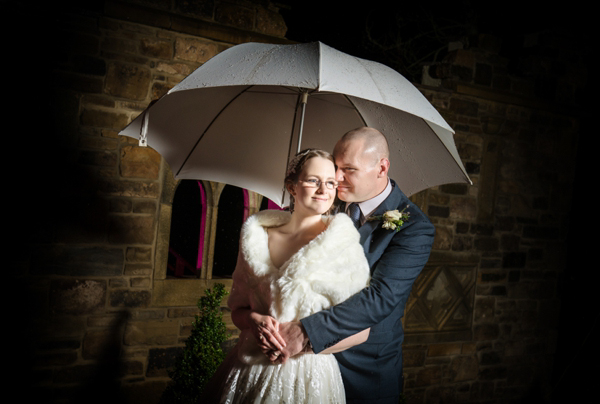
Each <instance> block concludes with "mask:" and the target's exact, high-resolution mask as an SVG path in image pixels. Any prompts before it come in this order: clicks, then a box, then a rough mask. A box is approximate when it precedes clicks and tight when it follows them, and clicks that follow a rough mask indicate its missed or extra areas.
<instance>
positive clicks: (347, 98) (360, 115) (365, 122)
mask: <svg viewBox="0 0 600 404" xmlns="http://www.w3.org/2000/svg"><path fill="white" fill-rule="evenodd" d="M342 95H343V96H344V97H345V98H346V100H348V102H349V103H350V105H352V107H353V109H354V111H355V112H356V113H357V114H358V116H359V117H360V120H361V121H362V122H363V125H364V126H369V125H367V121H365V118H364V117H363V116H362V114H361V113H360V111H359V110H358V108H357V107H356V105H355V104H354V102H352V99H350V97H349V96H348V95H347V94H342Z"/></svg>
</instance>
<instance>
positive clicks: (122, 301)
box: [109, 290, 151, 308]
mask: <svg viewBox="0 0 600 404" xmlns="http://www.w3.org/2000/svg"><path fill="white" fill-rule="evenodd" d="M109 299H110V306H111V307H126V308H144V307H148V306H149V305H150V299H151V296H150V292H149V291H147V290H113V291H111V292H110V297H109Z"/></svg>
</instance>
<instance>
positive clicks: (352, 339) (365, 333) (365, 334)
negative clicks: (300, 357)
mask: <svg viewBox="0 0 600 404" xmlns="http://www.w3.org/2000/svg"><path fill="white" fill-rule="evenodd" d="M370 332H371V329H370V328H367V329H365V330H362V331H360V332H358V333H356V334H354V335H351V336H349V337H347V338H344V339H343V340H341V341H340V342H338V343H337V344H335V345H332V346H330V347H329V348H327V349H324V350H322V351H321V352H319V354H333V353H338V352H342V351H345V350H346V349H348V348H352V347H353V346H356V345H360V344H362V343H363V342H365V341H366V340H367V339H368V338H369V333H370ZM309 349H310V348H309ZM309 352H311V353H312V350H309Z"/></svg>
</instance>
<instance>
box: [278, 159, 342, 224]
mask: <svg viewBox="0 0 600 404" xmlns="http://www.w3.org/2000/svg"><path fill="white" fill-rule="evenodd" d="M313 157H322V158H324V159H327V160H329V161H331V162H332V163H333V165H334V166H335V160H334V158H333V156H332V155H331V153H329V152H327V151H325V150H321V149H304V150H302V151H301V152H299V153H298V154H296V155H295V156H294V158H292V159H291V160H290V162H289V164H288V167H287V171H286V173H285V181H284V187H285V189H286V190H288V191H289V187H290V186H292V185H294V184H295V183H296V182H298V179H299V178H300V173H302V170H303V169H304V165H305V164H306V162H307V161H308V160H310V159H311V158H313ZM294 203H295V200H294V196H293V195H292V194H291V193H290V212H293V211H294ZM332 207H333V205H332ZM330 211H331V208H330V209H329V211H328V212H327V213H329V212H330Z"/></svg>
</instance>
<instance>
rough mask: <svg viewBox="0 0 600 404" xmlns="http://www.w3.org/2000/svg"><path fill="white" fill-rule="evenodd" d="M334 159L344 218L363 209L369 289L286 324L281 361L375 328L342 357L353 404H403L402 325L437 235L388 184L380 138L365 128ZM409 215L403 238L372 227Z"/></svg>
mask: <svg viewBox="0 0 600 404" xmlns="http://www.w3.org/2000/svg"><path fill="white" fill-rule="evenodd" d="M333 156H334V158H335V163H336V166H337V172H336V180H337V181H338V182H339V187H338V197H339V198H340V199H341V200H342V201H344V202H346V204H345V205H346V206H345V212H346V213H348V215H349V216H351V217H352V214H351V210H352V208H353V207H354V206H358V207H359V208H360V210H359V212H358V213H359V214H360V215H359V221H360V222H359V224H358V225H357V226H358V228H359V233H360V242H361V244H362V245H363V246H364V250H365V254H366V256H367V260H368V262H369V265H370V267H371V281H370V285H369V286H368V287H367V288H365V289H363V290H362V291H361V292H359V293H358V294H356V295H354V296H353V297H351V298H350V299H348V300H347V301H345V302H343V303H341V304H339V305H337V306H334V307H332V308H330V309H328V310H324V311H321V312H318V313H315V314H313V315H311V316H309V317H306V318H304V319H302V320H301V321H298V322H291V323H285V324H282V325H281V327H280V330H279V331H280V334H281V336H282V337H283V338H284V339H285V341H286V343H287V345H286V348H285V349H284V350H283V352H282V358H281V360H282V361H285V360H287V358H289V357H291V356H294V355H295V354H297V353H298V352H300V351H301V350H302V349H304V348H305V347H306V345H307V344H309V343H310V345H311V346H312V349H313V351H314V352H315V353H319V352H321V351H322V350H324V349H326V348H328V347H330V346H332V345H335V344H336V343H337V342H339V341H340V340H342V339H344V338H346V337H348V336H350V335H352V334H355V333H357V332H359V331H361V330H363V329H366V328H369V327H370V328H371V332H370V335H369V338H368V340H367V341H366V342H365V343H363V344H361V345H357V346H355V347H353V348H350V349H348V350H346V351H343V352H340V353H338V354H335V355H336V358H337V360H338V363H339V365H340V369H341V372H342V377H343V379H344V388H345V390H346V397H347V400H348V403H386V404H387V403H390V404H397V403H398V399H399V395H400V393H401V392H402V387H403V376H402V341H403V340H404V332H403V330H402V322H401V318H402V316H403V314H404V306H405V304H406V300H407V299H408V295H409V294H410V290H411V288H412V285H413V283H414V281H415V279H416V278H417V276H418V275H419V273H420V272H421V270H422V269H423V266H424V265H425V263H426V262H427V260H428V258H429V253H430V251H431V246H432V243H433V237H434V233H435V228H434V226H433V225H432V224H431V222H430V221H429V219H428V218H427V217H426V216H425V214H424V213H423V212H421V210H419V208H417V207H416V206H415V205H414V204H413V203H412V202H411V201H410V200H409V199H408V198H407V197H406V196H405V195H404V194H403V193H402V191H401V190H400V189H399V188H398V187H397V186H396V184H395V183H394V181H392V180H390V179H389V178H388V170H389V167H390V161H389V150H388V144H387V141H386V139H385V137H384V136H383V134H381V133H380V132H379V131H377V130H376V129H373V128H358V129H355V130H352V131H350V132H348V133H346V134H345V135H344V136H343V137H342V138H341V139H340V140H339V141H338V143H337V144H336V146H335V148H334V151H333ZM405 208H406V210H405V211H404V212H405V213H406V212H408V213H409V215H410V216H409V218H408V220H407V221H405V223H404V224H403V225H402V227H400V230H399V231H398V232H396V231H394V230H388V229H384V228H382V222H381V221H380V220H370V221H369V220H367V219H368V218H369V217H372V216H379V215H382V214H383V213H385V212H387V211H390V210H396V209H397V210H399V211H401V210H403V209H405ZM341 209H344V206H342V208H341ZM332 253H333V254H335V252H334V251H332Z"/></svg>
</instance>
